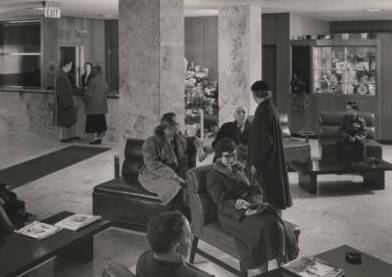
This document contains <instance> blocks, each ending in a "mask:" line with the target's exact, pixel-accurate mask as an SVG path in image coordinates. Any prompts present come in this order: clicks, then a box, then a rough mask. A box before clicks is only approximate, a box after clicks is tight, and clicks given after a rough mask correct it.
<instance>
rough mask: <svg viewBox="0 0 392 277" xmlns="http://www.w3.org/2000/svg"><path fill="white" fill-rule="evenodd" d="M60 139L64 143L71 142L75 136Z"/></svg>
mask: <svg viewBox="0 0 392 277" xmlns="http://www.w3.org/2000/svg"><path fill="white" fill-rule="evenodd" d="M60 141H61V142H64V143H70V142H72V141H73V138H64V139H60Z"/></svg>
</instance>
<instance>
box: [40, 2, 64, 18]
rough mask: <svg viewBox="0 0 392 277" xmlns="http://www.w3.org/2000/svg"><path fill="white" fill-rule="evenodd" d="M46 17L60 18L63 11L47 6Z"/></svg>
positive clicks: (45, 8) (45, 9)
mask: <svg viewBox="0 0 392 277" xmlns="http://www.w3.org/2000/svg"><path fill="white" fill-rule="evenodd" d="M44 16H45V17H47V18H60V17H61V10H60V8H58V7H51V6H46V5H45V7H44Z"/></svg>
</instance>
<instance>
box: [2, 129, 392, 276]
mask: <svg viewBox="0 0 392 277" xmlns="http://www.w3.org/2000/svg"><path fill="white" fill-rule="evenodd" d="M312 143H313V145H312V146H317V145H316V143H315V142H314V141H313V142H312ZM65 146H67V145H64V144H61V143H59V142H57V141H55V140H53V139H43V138H39V137H36V136H34V135H31V134H21V133H6V134H0V169H1V168H5V167H8V166H10V165H13V164H17V163H20V162H22V161H25V160H28V159H31V158H35V157H38V156H41V155H43V154H46V153H48V152H51V151H54V150H58V149H60V148H62V147H65ZM122 149H123V146H121V145H120V146H115V147H114V149H113V150H110V151H107V152H104V153H101V154H99V155H97V156H94V157H92V158H90V159H87V160H84V161H82V162H79V163H77V164H74V165H72V166H70V167H67V168H64V169H63V170H60V171H57V172H54V173H53V174H50V175H48V176H45V177H43V178H41V179H38V180H35V181H33V182H31V183H29V184H26V185H24V186H21V187H19V188H17V189H16V192H17V193H18V195H19V197H20V198H22V199H23V200H25V201H26V203H27V208H28V210H29V211H30V212H32V213H35V214H37V215H38V216H39V218H44V217H47V216H49V215H52V214H54V213H57V212H59V211H62V210H69V211H73V212H79V213H84V212H86V213H90V212H91V194H92V189H93V187H94V185H95V184H98V183H101V182H104V181H107V180H109V179H111V178H112V177H113V171H114V170H113V156H114V155H115V154H117V153H120V154H121V153H122V151H123V150H122ZM313 150H317V147H314V148H313ZM313 155H317V151H315V152H313ZM384 159H386V160H388V161H392V146H384ZM391 174H392V173H391V172H388V173H387V174H386V189H385V190H382V191H371V190H369V189H367V188H365V187H363V186H361V185H360V184H358V182H360V181H361V177H358V176H332V175H331V176H330V175H327V176H324V177H323V179H322V184H321V187H320V194H319V195H318V196H313V195H310V194H308V193H307V192H304V191H303V190H301V189H300V188H299V187H298V185H297V182H298V180H297V175H296V174H295V173H290V176H289V177H290V183H291V189H292V194H293V196H294V206H293V207H292V208H290V209H288V210H286V211H284V213H283V217H284V218H285V219H287V220H289V221H292V222H295V223H296V224H298V225H299V226H300V227H301V231H302V233H301V237H300V247H301V253H300V254H301V255H307V254H315V253H318V252H321V251H325V250H328V249H331V248H334V247H337V246H339V245H342V244H348V245H350V246H352V247H354V248H358V249H360V250H362V251H365V252H367V253H369V254H371V255H374V256H376V257H378V258H381V259H383V260H385V261H387V262H389V263H392V239H391V238H392V216H391V212H390V211H391V210H392V188H391V184H392V182H391V176H392V175H391ZM337 181H339V182H337ZM147 247H148V245H147V241H146V238H145V236H144V235H143V234H140V233H136V232H131V231H127V230H122V229H118V228H110V229H108V230H107V231H104V232H102V233H101V234H99V235H97V236H96V239H95V256H94V262H93V263H90V264H87V265H79V264H72V263H69V262H66V261H64V260H60V261H57V265H56V276H74V277H77V276H83V277H85V276H86V277H87V276H100V273H101V269H102V268H103V266H104V265H105V264H107V263H109V262H111V261H117V262H120V263H124V264H126V265H129V266H130V267H132V265H134V263H135V262H136V260H137V257H138V255H139V254H140V253H141V252H142V251H143V250H144V249H146V248H147ZM203 248H204V249H207V251H212V252H214V255H215V256H220V257H222V258H224V259H225V260H226V261H229V262H231V263H234V261H233V260H232V259H231V258H230V257H228V256H226V255H225V254H223V253H221V252H219V251H218V250H215V249H212V248H211V247H209V246H207V245H203ZM197 266H199V267H200V268H202V269H205V270H208V271H210V272H211V273H213V274H215V275H216V276H217V277H221V276H232V275H231V274H229V273H228V272H226V271H224V270H222V269H220V268H219V267H218V266H216V265H214V264H212V263H210V262H207V261H205V260H204V259H201V258H200V257H199V258H197Z"/></svg>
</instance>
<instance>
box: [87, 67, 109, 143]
mask: <svg viewBox="0 0 392 277" xmlns="http://www.w3.org/2000/svg"><path fill="white" fill-rule="evenodd" d="M107 91H108V85H107V84H106V81H105V79H104V77H103V75H102V70H101V67H100V66H99V65H97V66H95V67H94V68H93V71H92V78H91V79H90V81H89V83H88V86H87V92H86V96H85V97H86V114H87V118H86V130H85V131H86V133H92V134H94V139H93V140H92V141H90V144H101V143H102V138H103V137H104V136H105V133H106V130H107V126H106V117H105V114H106V113H107V112H108V104H107V95H106V93H107Z"/></svg>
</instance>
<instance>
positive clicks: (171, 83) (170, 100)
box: [159, 0, 185, 123]
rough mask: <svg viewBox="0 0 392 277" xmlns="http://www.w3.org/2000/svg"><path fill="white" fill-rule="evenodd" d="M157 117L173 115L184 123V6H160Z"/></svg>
mask: <svg viewBox="0 0 392 277" xmlns="http://www.w3.org/2000/svg"><path fill="white" fill-rule="evenodd" d="M160 4H161V6H160V43H161V44H160V68H159V70H160V114H161V115H162V114H164V113H166V112H175V113H176V114H177V120H178V122H180V123H184V117H185V109H184V106H185V104H184V85H183V84H184V80H185V70H184V55H185V54H184V16H183V12H184V5H183V0H161V2H160Z"/></svg>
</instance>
